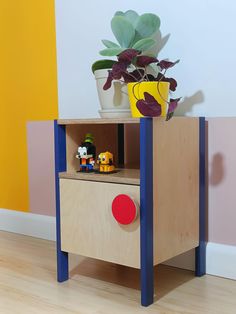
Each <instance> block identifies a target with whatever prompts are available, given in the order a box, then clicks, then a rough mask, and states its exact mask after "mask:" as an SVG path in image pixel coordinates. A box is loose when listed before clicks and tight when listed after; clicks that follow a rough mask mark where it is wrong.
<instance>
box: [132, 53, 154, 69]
mask: <svg viewBox="0 0 236 314" xmlns="http://www.w3.org/2000/svg"><path fill="white" fill-rule="evenodd" d="M154 62H158V60H157V58H153V57H149V56H138V57H137V60H136V64H137V66H139V67H142V68H145V67H146V66H148V65H149V64H151V63H154Z"/></svg>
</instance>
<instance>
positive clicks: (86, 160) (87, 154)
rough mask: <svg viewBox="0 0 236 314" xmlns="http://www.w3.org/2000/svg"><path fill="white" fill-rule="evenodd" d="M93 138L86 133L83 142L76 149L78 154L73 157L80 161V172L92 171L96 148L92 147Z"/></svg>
mask: <svg viewBox="0 0 236 314" xmlns="http://www.w3.org/2000/svg"><path fill="white" fill-rule="evenodd" d="M93 141H94V137H93V135H92V134H91V133H87V134H86V136H85V140H84V142H83V143H82V144H81V145H80V146H79V147H78V154H77V155H76V156H75V157H76V158H78V159H79V160H80V171H85V172H91V171H93V170H94V164H95V158H96V147H95V146H94V145H93Z"/></svg>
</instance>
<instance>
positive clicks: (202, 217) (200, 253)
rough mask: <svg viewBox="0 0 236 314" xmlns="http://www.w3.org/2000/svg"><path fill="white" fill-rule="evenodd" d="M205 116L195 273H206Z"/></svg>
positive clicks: (201, 133) (201, 130)
mask: <svg viewBox="0 0 236 314" xmlns="http://www.w3.org/2000/svg"><path fill="white" fill-rule="evenodd" d="M205 143H206V132H205V118H204V117H200V118H199V246H198V247H197V248H196V250H195V274H196V276H198V277H201V276H203V275H205V274H206V179H205V178H206V173H205V169H206V166H205V145H206V144H205Z"/></svg>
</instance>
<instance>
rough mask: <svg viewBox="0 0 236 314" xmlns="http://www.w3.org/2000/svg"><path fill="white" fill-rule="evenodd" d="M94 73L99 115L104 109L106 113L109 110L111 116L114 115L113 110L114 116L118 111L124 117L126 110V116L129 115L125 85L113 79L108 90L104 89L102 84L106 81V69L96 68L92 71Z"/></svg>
mask: <svg viewBox="0 0 236 314" xmlns="http://www.w3.org/2000/svg"><path fill="white" fill-rule="evenodd" d="M94 75H95V79H96V83H97V91H98V98H99V102H100V106H101V109H102V110H100V111H99V113H100V115H101V112H102V111H106V113H107V114H108V113H109V112H111V115H112V116H111V117H114V113H115V112H116V116H117V115H118V116H119V112H120V113H122V117H124V112H127V117H130V104H129V98H128V90H127V85H126V84H125V83H122V82H120V81H113V82H112V85H111V87H110V88H109V89H108V90H104V89H103V86H104V84H105V83H106V81H107V77H108V70H107V69H104V70H97V71H95V72H94ZM108 117H109V114H108Z"/></svg>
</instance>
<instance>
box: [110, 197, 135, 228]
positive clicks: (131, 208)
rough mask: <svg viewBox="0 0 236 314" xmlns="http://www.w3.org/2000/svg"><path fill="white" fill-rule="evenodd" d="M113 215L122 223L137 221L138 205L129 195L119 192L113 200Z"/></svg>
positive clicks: (127, 223)
mask: <svg viewBox="0 0 236 314" xmlns="http://www.w3.org/2000/svg"><path fill="white" fill-rule="evenodd" d="M112 214H113V217H114V218H115V219H116V221H117V222H119V223H120V224H122V225H129V224H131V223H132V222H134V221H135V219H136V217H137V214H138V206H137V205H136V204H135V201H134V200H133V199H132V198H131V197H130V196H128V195H125V194H119V195H117V196H116V197H115V198H114V200H113V202H112Z"/></svg>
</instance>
